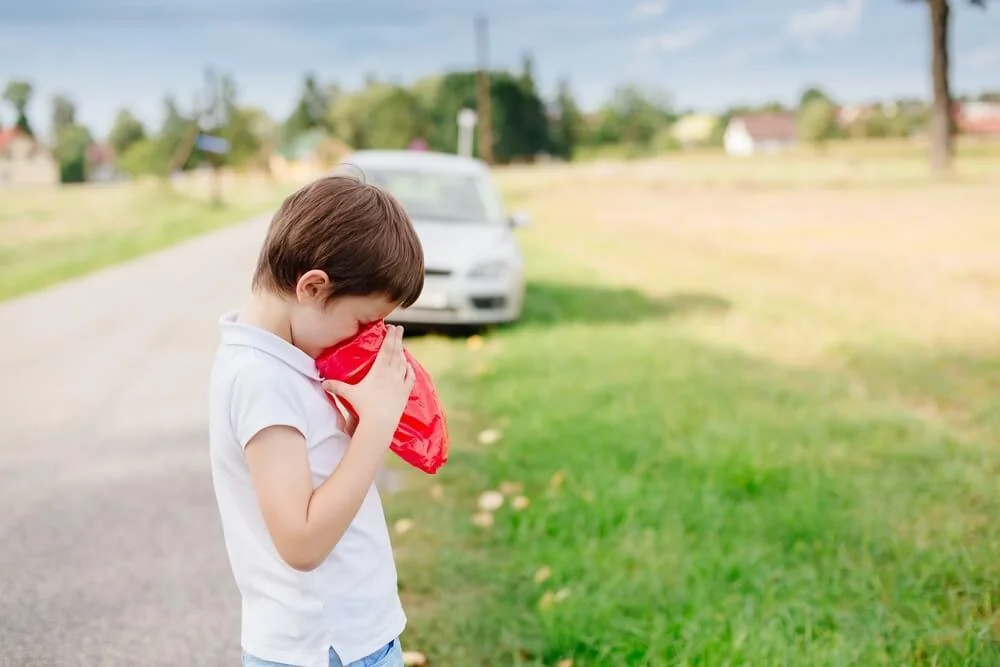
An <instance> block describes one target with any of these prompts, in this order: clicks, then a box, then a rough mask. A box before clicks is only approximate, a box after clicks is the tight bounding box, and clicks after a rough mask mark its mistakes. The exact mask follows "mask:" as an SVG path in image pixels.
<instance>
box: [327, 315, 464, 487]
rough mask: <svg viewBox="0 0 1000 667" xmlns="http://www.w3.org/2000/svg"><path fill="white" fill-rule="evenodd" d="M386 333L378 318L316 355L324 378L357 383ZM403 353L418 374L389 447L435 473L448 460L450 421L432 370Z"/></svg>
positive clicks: (406, 351)
mask: <svg viewBox="0 0 1000 667" xmlns="http://www.w3.org/2000/svg"><path fill="white" fill-rule="evenodd" d="M387 333H388V330H387V329H386V327H385V324H384V323H382V322H375V323H374V324H372V325H370V326H368V327H366V328H365V329H364V330H362V331H361V332H360V333H359V334H358V335H357V336H355V337H354V338H352V339H351V340H348V341H346V342H344V343H341V344H339V345H337V346H335V347H332V348H330V349H329V350H326V351H324V352H323V353H322V354H321V355H320V356H319V357H318V358H317V359H316V368H317V369H318V370H319V373H320V375H321V376H322V377H323V378H324V379H327V380H339V381H340V382H347V383H349V384H357V383H358V382H360V381H361V380H362V379H363V378H364V377H365V376H366V375H368V371H369V370H371V367H372V363H373V362H374V361H375V355H376V353H377V352H378V350H379V348H380V347H381V346H382V341H383V340H384V339H385V336H386V334H387ZM403 353H404V354H405V355H406V360H407V361H409V362H410V365H412V366H413V372H414V373H416V378H415V382H414V384H413V391H412V392H411V393H410V398H409V400H408V401H407V403H406V408H405V409H404V410H403V416H402V418H400V420H399V426H398V427H397V428H396V432H395V434H394V435H393V437H392V444H391V445H390V449H392V451H393V452H395V453H396V454H397V455H398V456H399V457H400V458H401V459H403V460H404V461H406V462H407V463H409V464H410V465H412V466H413V467H415V468H419V469H420V470H423V471H424V472H426V473H428V474H431V475H433V474H434V473H436V472H437V471H438V469H439V468H440V467H441V466H443V465H444V464H445V462H446V461H447V460H448V424H447V421H446V419H445V414H444V407H443V406H442V405H441V400H440V399H439V398H438V395H437V390H436V389H435V388H434V383H433V381H432V380H431V376H430V374H428V373H427V371H426V370H424V367H423V366H421V365H420V364H419V363H418V362H417V360H416V359H414V358H413V356H412V355H411V354H410V352H409V350H406V349H405V348H404V350H403ZM338 398H339V397H338ZM339 400H340V401H341V402H342V403H343V404H344V407H345V408H347V410H348V411H349V412H350V413H351V415H352V416H353V417H354V418H355V419H357V416H358V414H357V412H355V410H354V408H353V407H352V406H351V405H350V404H349V403H348V402H347V401H345V400H344V399H343V398H340V399H339Z"/></svg>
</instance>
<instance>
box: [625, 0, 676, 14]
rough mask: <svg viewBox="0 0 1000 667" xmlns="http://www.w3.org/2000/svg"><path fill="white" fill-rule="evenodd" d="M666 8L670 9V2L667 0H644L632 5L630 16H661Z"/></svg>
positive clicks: (665, 11)
mask: <svg viewBox="0 0 1000 667" xmlns="http://www.w3.org/2000/svg"><path fill="white" fill-rule="evenodd" d="M668 9H670V3H669V2H667V0H645V1H644V2H640V3H638V4H636V5H634V6H633V7H632V16H633V17H635V18H651V17H653V16H663V15H664V14H666V13H667V10H668Z"/></svg>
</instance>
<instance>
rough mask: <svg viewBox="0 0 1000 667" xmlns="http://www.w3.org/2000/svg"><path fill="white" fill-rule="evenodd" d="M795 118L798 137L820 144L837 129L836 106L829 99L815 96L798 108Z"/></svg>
mask: <svg viewBox="0 0 1000 667" xmlns="http://www.w3.org/2000/svg"><path fill="white" fill-rule="evenodd" d="M797 120H798V128H797V129H798V135H799V138H800V139H801V140H802V141H807V142H809V143H812V144H815V145H816V146H822V145H823V144H824V143H825V142H826V141H827V140H828V139H830V138H832V137H833V135H834V133H835V132H836V130H837V108H836V107H835V106H834V105H833V104H831V103H830V101H829V100H826V99H824V98H821V97H815V98H813V99H812V100H810V101H808V102H806V103H805V104H804V105H803V107H802V108H801V109H800V110H799V116H798V119H797Z"/></svg>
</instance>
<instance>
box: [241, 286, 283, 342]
mask: <svg viewBox="0 0 1000 667" xmlns="http://www.w3.org/2000/svg"><path fill="white" fill-rule="evenodd" d="M237 319H238V321H239V322H241V323H242V324H249V325H251V326H255V327H257V328H259V329H263V330H264V331H268V332H270V333H273V334H274V335H275V336H278V337H279V338H281V339H282V340H284V341H286V342H287V343H289V344H291V345H294V344H295V342H294V341H293V340H292V326H291V320H290V318H289V313H288V304H287V303H286V302H285V300H284V299H283V298H281V297H280V296H277V295H275V294H271V293H270V292H266V291H263V290H262V291H257V292H254V293H253V294H252V295H251V297H250V301H249V302H248V303H247V305H246V307H245V308H243V310H241V311H240V313H239V317H238V318H237Z"/></svg>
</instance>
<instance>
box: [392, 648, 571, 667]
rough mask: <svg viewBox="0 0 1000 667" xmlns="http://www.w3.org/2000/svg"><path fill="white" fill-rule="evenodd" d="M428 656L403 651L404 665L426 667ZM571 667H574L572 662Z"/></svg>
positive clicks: (404, 666)
mask: <svg viewBox="0 0 1000 667" xmlns="http://www.w3.org/2000/svg"><path fill="white" fill-rule="evenodd" d="M426 664H427V656H426V655H424V654H423V653H421V652H420V651H403V667H424V666H425V665H426ZM570 667H573V665H572V662H571V663H570Z"/></svg>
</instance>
